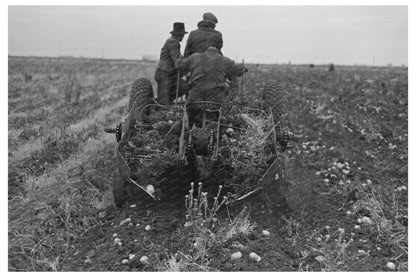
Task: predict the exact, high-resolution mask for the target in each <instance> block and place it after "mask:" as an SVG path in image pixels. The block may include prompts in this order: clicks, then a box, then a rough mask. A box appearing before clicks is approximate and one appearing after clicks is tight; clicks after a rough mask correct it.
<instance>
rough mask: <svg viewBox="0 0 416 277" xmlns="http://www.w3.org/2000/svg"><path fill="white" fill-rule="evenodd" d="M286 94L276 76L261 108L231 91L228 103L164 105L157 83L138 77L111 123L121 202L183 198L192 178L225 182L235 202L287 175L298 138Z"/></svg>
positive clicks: (115, 184)
mask: <svg viewBox="0 0 416 277" xmlns="http://www.w3.org/2000/svg"><path fill="white" fill-rule="evenodd" d="M282 93H283V91H282V88H281V86H280V84H279V83H278V82H276V81H269V82H267V83H266V84H265V86H264V88H263V91H262V96H261V99H259V101H257V103H258V105H257V106H256V107H247V106H245V105H241V103H240V104H239V103H237V102H236V101H233V100H232V96H233V92H232V90H231V91H230V92H229V95H230V98H229V99H228V100H227V101H225V102H224V103H223V104H221V103H216V102H209V101H199V102H194V103H191V104H189V103H188V104H185V103H178V102H176V103H174V104H172V105H160V104H158V103H155V102H154V101H153V88H152V84H151V82H150V81H149V80H147V79H145V78H140V79H137V80H136V81H135V82H134V83H133V85H132V88H131V90H130V99H129V104H128V107H127V116H126V118H125V120H124V121H123V122H120V123H117V124H116V126H115V127H112V128H107V129H105V131H106V132H107V133H113V134H115V137H116V141H117V142H116V144H115V146H114V153H115V163H116V170H115V171H114V172H113V179H112V192H113V196H114V202H115V204H116V206H118V207H121V206H123V205H124V204H125V202H126V201H141V202H143V203H146V202H149V201H152V202H153V201H177V200H178V199H183V198H182V197H184V196H185V194H186V193H187V192H188V190H189V185H190V183H191V182H199V181H201V182H203V183H204V186H207V187H214V186H216V187H218V185H223V187H224V188H225V191H226V192H227V194H228V196H229V197H228V199H229V200H230V203H233V202H238V201H241V200H243V199H245V198H246V197H250V195H255V194H256V192H258V191H260V190H262V189H263V188H265V187H266V186H270V185H271V183H275V184H278V183H279V182H280V181H281V180H284V179H285V167H284V153H285V151H286V150H287V149H289V148H291V147H292V145H291V141H292V140H293V139H294V138H295V137H296V136H295V135H294V134H293V133H291V132H290V131H287V130H283V128H282V126H281V117H282V116H283V115H284V107H283V95H282ZM234 96H235V92H234ZM177 100H178V99H177ZM259 122H260V123H261V124H259ZM262 124H263V125H264V126H263V125H262ZM260 125H262V126H260ZM248 132H251V133H253V134H254V136H257V137H258V141H255V140H254V141H252V140H253V137H249V136H248V135H247V133H248Z"/></svg>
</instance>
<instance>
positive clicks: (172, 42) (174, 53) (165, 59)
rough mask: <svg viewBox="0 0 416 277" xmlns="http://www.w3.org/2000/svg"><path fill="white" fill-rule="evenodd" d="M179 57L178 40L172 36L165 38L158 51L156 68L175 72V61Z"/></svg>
mask: <svg viewBox="0 0 416 277" xmlns="http://www.w3.org/2000/svg"><path fill="white" fill-rule="evenodd" d="M181 57H182V55H181V45H180V43H179V41H178V40H177V39H175V38H174V37H170V38H168V39H167V40H166V42H165V44H164V45H163V47H162V50H161V51H160V59H159V64H158V65H157V69H158V70H162V71H164V72H167V73H176V69H175V62H176V60H177V59H179V58H181Z"/></svg>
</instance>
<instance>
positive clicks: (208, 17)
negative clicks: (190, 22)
mask: <svg viewBox="0 0 416 277" xmlns="http://www.w3.org/2000/svg"><path fill="white" fill-rule="evenodd" d="M201 22H209V23H212V24H214V25H215V24H217V23H218V19H217V17H216V16H215V15H214V14H213V13H210V12H206V13H204V14H203V15H202V20H201V21H199V23H201ZM199 23H198V24H199Z"/></svg>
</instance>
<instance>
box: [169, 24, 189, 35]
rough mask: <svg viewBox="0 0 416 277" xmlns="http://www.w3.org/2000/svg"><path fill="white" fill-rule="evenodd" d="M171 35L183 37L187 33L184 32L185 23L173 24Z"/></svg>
mask: <svg viewBox="0 0 416 277" xmlns="http://www.w3.org/2000/svg"><path fill="white" fill-rule="evenodd" d="M170 33H171V34H172V35H184V34H187V33H188V32H186V31H185V23H182V22H175V23H173V31H171V32H170Z"/></svg>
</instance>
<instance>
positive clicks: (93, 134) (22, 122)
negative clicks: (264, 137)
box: [8, 57, 408, 271]
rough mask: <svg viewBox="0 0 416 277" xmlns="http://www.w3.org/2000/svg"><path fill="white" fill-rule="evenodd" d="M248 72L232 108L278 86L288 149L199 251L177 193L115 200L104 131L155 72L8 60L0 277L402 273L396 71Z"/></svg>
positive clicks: (403, 116)
mask: <svg viewBox="0 0 416 277" xmlns="http://www.w3.org/2000/svg"><path fill="white" fill-rule="evenodd" d="M247 66H248V69H249V71H248V73H247V74H246V75H244V84H243V85H241V83H240V93H243V95H239V96H238V97H240V98H241V99H243V100H244V101H246V102H247V103H258V102H259V101H260V100H259V99H260V98H261V95H262V89H263V87H264V85H265V84H266V82H267V81H268V80H276V81H278V82H280V84H281V85H282V87H283V91H284V98H285V109H286V115H285V118H284V121H283V122H284V125H285V126H284V127H285V128H286V129H287V130H290V131H291V132H293V133H295V134H296V135H299V136H300V138H299V139H298V140H296V141H295V142H293V148H291V149H289V150H288V151H286V152H285V154H284V155H281V158H282V162H281V166H280V169H279V173H281V172H282V170H283V168H285V179H284V180H283V178H280V179H279V180H276V181H273V182H271V183H270V184H269V185H268V186H267V187H266V188H264V189H263V190H261V191H259V192H258V193H256V194H254V195H252V196H250V197H247V198H246V199H244V200H242V201H239V202H237V203H236V204H234V205H230V206H223V207H222V208H221V209H220V210H219V213H218V219H216V220H218V224H219V225H220V226H222V227H223V229H224V230H226V229H227V227H229V226H234V227H235V226H236V225H235V224H236V223H235V222H237V221H236V219H238V218H239V216H240V217H242V214H243V213H244V221H243V223H241V224H240V225H239V226H240V227H239V229H238V230H239V231H236V232H234V233H235V235H232V236H230V237H229V238H228V239H221V238H220V236H219V235H218V233H216V231H218V229H206V230H205V231H206V232H207V233H208V234H210V235H207V237H208V238H212V240H209V243H207V241H204V243H205V244H204V246H206V247H205V248H201V246H200V245H199V246H198V243H201V240H200V239H201V237H203V235H204V234H201V233H197V232H196V231H195V228H189V227H185V226H184V225H185V223H186V222H187V219H186V216H185V215H186V213H187V209H186V207H185V205H184V197H185V195H184V194H181V193H182V192H181V193H179V192H178V195H177V197H172V199H176V200H175V201H171V202H155V201H153V200H150V197H149V199H145V198H144V197H143V196H141V197H136V198H135V197H132V198H131V199H130V200H129V201H128V202H127V203H126V204H125V205H124V206H123V207H116V206H115V204H114V201H113V196H112V192H111V185H112V176H113V172H114V171H115V170H116V167H115V159H114V155H113V148H114V145H115V142H116V140H115V136H114V135H113V134H107V133H104V132H103V130H104V128H106V127H112V126H114V125H115V124H116V123H117V122H120V121H123V120H124V118H125V116H126V109H127V105H128V101H129V90H130V87H131V85H132V84H133V82H134V81H135V80H136V79H138V78H140V77H144V78H147V79H149V80H150V81H151V82H152V84H153V89H154V90H155V89H156V86H155V83H154V80H153V74H154V71H155V67H156V64H155V63H152V62H143V61H125V60H91V59H71V58H30V57H26V58H23V57H9V75H8V78H9V84H8V86H9V90H8V126H9V128H8V155H9V157H8V160H9V167H8V172H9V175H8V207H9V210H8V212H9V218H8V241H9V245H8V266H9V271H407V270H408V193H407V189H408V71H407V68H405V67H358V66H354V67H353V66H335V70H334V71H328V67H327V66H319V65H317V66H314V67H312V66H307V65H255V64H249V65H247ZM239 81H240V82H241V80H239ZM241 86H242V87H243V89H241ZM248 105H249V104H248ZM197 181H198V180H195V182H197ZM214 186H215V184H214ZM253 186H255V184H253ZM208 197H210V198H211V199H212V197H213V195H208ZM242 212H243V213H242ZM233 222H234V225H233ZM265 231H266V232H265ZM209 232H211V233H209ZM204 238H206V237H204ZM236 252H240V253H241V257H239V258H235V259H234V258H232V255H233V253H236ZM253 252H254V253H256V254H257V255H258V256H259V257H260V260H255V259H253V258H252V256H253V255H252V253H253ZM233 257H235V256H233ZM392 265H393V266H394V267H393V266H392Z"/></svg>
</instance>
